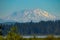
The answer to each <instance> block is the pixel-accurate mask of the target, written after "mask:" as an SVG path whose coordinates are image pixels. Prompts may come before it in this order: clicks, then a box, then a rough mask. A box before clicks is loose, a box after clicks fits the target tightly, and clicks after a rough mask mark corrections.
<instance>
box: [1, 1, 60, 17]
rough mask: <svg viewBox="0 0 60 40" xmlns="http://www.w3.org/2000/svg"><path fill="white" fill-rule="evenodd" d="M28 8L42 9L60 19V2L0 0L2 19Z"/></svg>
mask: <svg viewBox="0 0 60 40" xmlns="http://www.w3.org/2000/svg"><path fill="white" fill-rule="evenodd" d="M26 8H27V9H29V8H30V9H32V8H40V9H42V10H46V11H47V12H49V13H51V14H54V15H56V16H58V17H59V18H60V0H0V18H3V17H5V16H7V15H9V14H10V13H13V12H15V11H20V10H22V9H26Z"/></svg>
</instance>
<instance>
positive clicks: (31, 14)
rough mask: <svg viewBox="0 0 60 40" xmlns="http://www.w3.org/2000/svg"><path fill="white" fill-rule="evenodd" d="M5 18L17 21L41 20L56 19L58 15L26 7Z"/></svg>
mask: <svg viewBox="0 0 60 40" xmlns="http://www.w3.org/2000/svg"><path fill="white" fill-rule="evenodd" d="M4 19H6V20H10V21H12V20H13V21H16V22H31V21H33V22H39V21H42V20H43V21H48V20H55V19H56V16H54V15H52V14H50V13H48V12H47V11H44V10H41V9H24V10H20V11H18V12H14V13H12V14H10V15H8V16H6V17H5V18H4Z"/></svg>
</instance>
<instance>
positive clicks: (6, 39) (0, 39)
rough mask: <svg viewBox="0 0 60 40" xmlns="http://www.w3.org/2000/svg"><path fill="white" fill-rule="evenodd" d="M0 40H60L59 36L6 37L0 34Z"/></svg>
mask: <svg viewBox="0 0 60 40" xmlns="http://www.w3.org/2000/svg"><path fill="white" fill-rule="evenodd" d="M0 40H60V38H54V37H47V38H36V37H34V38H23V37H21V36H20V35H7V36H6V37H3V36H0Z"/></svg>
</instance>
